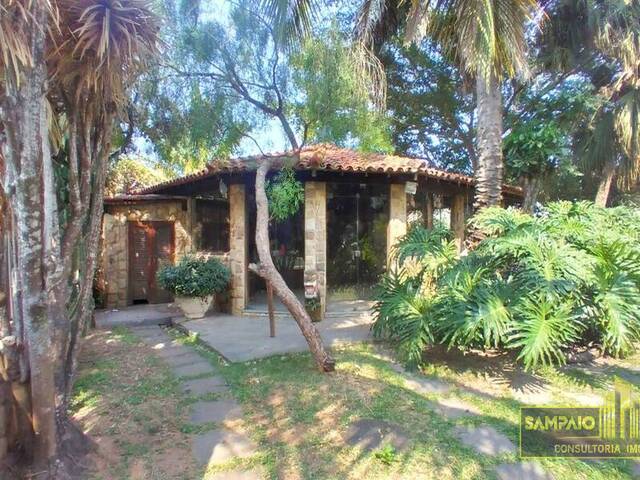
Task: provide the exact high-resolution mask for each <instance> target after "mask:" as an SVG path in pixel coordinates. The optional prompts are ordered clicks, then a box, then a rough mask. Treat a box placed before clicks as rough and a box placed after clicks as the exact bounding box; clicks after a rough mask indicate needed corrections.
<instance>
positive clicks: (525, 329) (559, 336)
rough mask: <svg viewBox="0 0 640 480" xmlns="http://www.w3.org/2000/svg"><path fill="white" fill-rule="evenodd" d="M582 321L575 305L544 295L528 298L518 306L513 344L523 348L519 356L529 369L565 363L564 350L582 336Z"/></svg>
mask: <svg viewBox="0 0 640 480" xmlns="http://www.w3.org/2000/svg"><path fill="white" fill-rule="evenodd" d="M583 328H584V327H583V325H582V323H580V321H579V320H578V319H577V318H576V317H575V315H574V314H573V312H572V305H571V304H569V303H561V302H558V299H551V298H549V297H548V296H546V295H544V294H539V295H532V296H531V297H528V298H525V299H524V300H523V301H522V302H521V303H520V305H519V306H518V307H517V309H516V313H515V321H514V322H513V330H512V332H511V334H510V336H509V340H508V342H509V346H510V347H511V348H517V349H520V354H519V355H518V359H519V360H522V361H523V363H524V366H525V369H526V370H531V369H533V368H536V367H538V366H541V365H551V364H554V363H555V364H560V365H562V364H564V363H565V361H566V355H565V352H564V350H565V349H566V348H568V347H569V346H570V345H571V344H572V343H573V342H575V341H576V339H577V338H578V335H579V332H580V331H581V330H582V329H583Z"/></svg>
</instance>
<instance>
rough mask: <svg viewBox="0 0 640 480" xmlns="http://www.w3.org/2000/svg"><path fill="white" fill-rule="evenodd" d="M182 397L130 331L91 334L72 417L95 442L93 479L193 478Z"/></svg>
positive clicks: (162, 365)
mask: <svg viewBox="0 0 640 480" xmlns="http://www.w3.org/2000/svg"><path fill="white" fill-rule="evenodd" d="M181 402H182V394H181V393H180V390H179V387H178V384H177V383H176V381H175V379H174V378H173V377H172V376H171V374H170V373H169V371H168V370H167V367H166V365H164V363H163V362H162V361H161V360H160V359H159V358H158V357H157V356H156V355H155V353H154V352H153V350H152V349H151V348H150V347H148V346H146V345H144V344H143V343H141V342H139V341H137V339H136V338H135V337H133V336H131V335H130V334H128V333H126V331H120V332H118V333H114V332H104V331H100V332H96V333H93V334H92V335H90V336H89V337H88V338H87V339H86V341H85V344H84V346H83V349H82V353H81V356H80V366H79V375H78V381H77V382H76V390H75V394H74V400H73V409H74V413H73V417H74V419H75V420H76V422H77V423H78V425H79V426H80V427H81V428H82V429H83V431H84V432H85V433H86V434H88V435H89V436H90V437H91V439H92V440H94V441H95V443H96V445H97V449H96V452H95V453H92V454H90V456H89V461H90V462H89V463H90V472H89V475H93V476H96V477H98V478H103V479H116V478H132V479H148V478H159V477H158V476H159V475H160V476H161V478H175V479H178V478H179V479H186V478H193V477H195V476H196V475H195V474H196V471H197V469H196V466H195V464H194V462H193V461H192V455H191V452H190V450H189V438H188V436H187V435H186V434H183V433H182V432H181V431H180V427H181V426H182V425H183V422H184V421H185V418H184V416H185V412H184V410H185V409H184V408H182V404H181Z"/></svg>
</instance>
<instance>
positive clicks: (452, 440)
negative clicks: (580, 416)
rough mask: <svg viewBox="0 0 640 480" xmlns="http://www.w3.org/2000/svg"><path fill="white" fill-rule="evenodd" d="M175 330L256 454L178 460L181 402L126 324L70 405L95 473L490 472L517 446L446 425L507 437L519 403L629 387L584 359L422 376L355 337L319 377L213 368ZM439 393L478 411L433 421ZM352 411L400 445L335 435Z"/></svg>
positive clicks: (568, 464) (280, 367)
mask: <svg viewBox="0 0 640 480" xmlns="http://www.w3.org/2000/svg"><path fill="white" fill-rule="evenodd" d="M174 335H177V333H175V332H174ZM182 338H183V340H184V342H185V343H187V344H189V345H191V346H192V347H193V348H194V349H195V350H197V351H198V353H200V354H201V355H203V356H205V357H207V358H208V359H209V360H210V361H211V362H212V363H213V364H214V365H215V366H216V367H217V369H218V370H219V371H220V373H221V374H222V375H223V376H224V378H225V379H226V380H227V382H228V383H229V384H230V386H231V389H232V393H233V395H234V396H235V397H236V399H237V400H238V401H239V402H240V403H241V404H242V407H243V410H244V414H245V418H244V420H245V424H246V425H247V428H248V429H249V433H250V435H251V436H252V437H253V439H254V440H256V441H257V442H258V444H259V451H258V453H257V454H256V455H255V456H253V457H251V458H248V459H236V460H234V461H232V462H229V463H228V464H224V465H221V466H219V467H216V468H215V469H210V470H209V471H208V472H204V473H203V472H202V471H199V470H198V469H197V468H196V467H195V465H194V464H193V463H192V462H191V461H190V456H189V452H188V445H189V435H190V434H191V433H193V431H192V430H190V428H189V425H188V424H187V423H186V420H185V411H186V410H187V407H188V405H189V403H191V402H192V401H193V399H191V398H189V397H186V396H184V395H183V394H182V393H181V391H180V390H179V389H178V388H177V387H176V385H177V384H176V379H175V378H173V377H172V376H171V373H170V372H169V371H168V370H166V368H165V367H164V365H163V363H162V361H161V360H159V359H157V358H155V357H154V354H153V353H152V352H151V351H149V350H148V347H145V346H144V345H142V344H140V343H139V342H137V341H136V339H135V337H133V336H132V335H131V334H129V333H127V332H126V331H117V332H112V333H99V334H95V335H94V336H93V337H92V338H90V340H89V346H88V348H87V349H86V350H85V352H84V358H85V360H84V361H83V364H82V368H81V376H80V379H79V381H78V384H77V388H76V391H77V393H76V397H75V399H76V400H75V403H74V407H75V409H76V411H77V413H76V415H77V418H78V419H79V420H80V422H81V424H82V425H83V426H84V427H85V429H87V430H89V432H90V434H91V435H92V437H94V438H96V439H97V441H98V443H100V444H101V445H108V446H109V449H107V450H108V451H110V455H111V462H107V463H109V464H108V465H105V464H104V463H105V462H102V464H99V465H98V467H97V469H96V478H181V479H187V478H193V479H203V478H208V477H210V476H213V475H214V474H215V473H216V472H218V471H219V470H230V469H236V468H239V467H252V468H253V467H256V466H259V468H260V469H261V471H263V472H264V474H265V476H266V477H267V478H286V479H287V480H289V479H296V478H304V479H343V478H353V479H363V478H366V479H387V478H407V479H415V478H438V479H443V480H444V479H449V478H451V479H453V478H479V479H480V478H483V479H484V478H492V477H493V475H494V473H493V471H494V467H495V466H497V465H498V464H504V463H515V462H517V461H518V458H517V456H516V455H515V454H512V453H504V454H501V455H499V456H496V457H492V456H487V455H483V454H479V453H476V452H475V451H474V450H473V449H471V448H469V447H466V446H464V445H463V444H462V443H460V442H459V440H458V438H457V437H456V435H455V430H456V428H459V427H461V426H462V427H464V426H481V425H489V426H492V427H494V428H495V429H496V430H498V431H499V432H501V433H504V434H506V435H507V436H508V437H509V438H510V439H511V440H512V441H513V442H514V443H517V438H518V424H517V421H518V414H519V407H520V406H521V405H523V403H521V400H526V401H533V400H536V399H540V400H544V401H545V403H549V402H551V403H559V404H564V403H566V402H567V401H573V402H576V401H582V402H588V401H589V400H590V399H592V398H593V399H595V398H596V397H597V396H598V395H600V394H603V393H604V392H605V391H607V388H608V387H609V386H610V382H611V381H612V379H613V374H614V373H615V374H623V375H624V376H625V378H627V379H629V380H632V381H635V382H636V384H638V383H640V374H637V373H636V372H635V371H633V370H632V369H631V368H629V367H631V366H632V365H633V364H634V360H637V358H636V359H629V360H628V363H616V364H605V365H596V366H594V367H592V368H590V369H583V368H581V369H577V368H572V369H559V370H557V369H546V370H544V371H543V372H542V373H541V374H540V375H537V376H533V375H528V374H524V373H523V372H521V371H520V370H519V369H517V368H514V367H513V364H512V361H511V359H510V358H509V357H503V356H489V357H482V358H480V357H474V356H467V357H460V356H451V355H447V354H443V353H442V352H437V353H434V354H433V355H432V356H431V357H427V367H426V368H425V370H424V372H416V373H415V374H413V373H407V372H403V371H402V370H401V369H399V368H397V365H396V364H394V363H393V362H391V361H389V359H388V357H387V355H385V354H384V353H383V352H382V349H381V347H380V346H373V345H357V346H350V347H346V348H342V349H339V350H334V355H335V357H336V360H337V371H336V372H335V373H334V374H330V375H327V374H321V373H319V372H317V371H316V370H315V369H314V368H313V364H312V361H311V359H310V357H309V355H307V354H297V355H285V356H275V357H271V358H268V359H265V360H261V361H254V362H247V363H242V364H227V363H226V362H224V361H223V360H221V359H220V358H219V357H218V356H217V355H216V354H215V353H213V352H210V351H208V350H207V349H206V348H204V347H203V346H202V345H200V343H199V342H198V341H197V339H193V338H186V337H182ZM87 359H89V360H87ZM411 375H416V376H418V377H417V378H419V376H420V375H427V376H429V377H431V378H437V379H440V380H442V381H445V382H447V383H448V384H450V385H452V387H453V388H451V389H450V390H449V391H448V392H446V393H440V394H437V393H430V394H421V393H416V392H415V391H413V390H411V389H409V388H407V386H406V384H405V379H406V378H407V377H410V376H411ZM443 399H444V400H445V401H464V402H466V403H468V404H470V405H472V406H473V410H475V411H477V412H478V413H479V415H474V416H462V417H458V418H449V419H447V418H446V417H444V416H442V415H441V414H440V413H438V412H437V411H436V409H435V406H436V405H437V404H436V402H437V401H438V400H443ZM361 419H372V420H376V421H381V422H385V423H382V424H384V425H391V426H392V427H393V429H394V431H395V430H397V431H398V432H399V434H400V435H401V436H402V437H403V438H404V439H405V440H406V442H405V444H404V446H403V447H402V448H399V449H396V448H394V447H392V446H391V445H388V444H383V445H380V446H378V447H377V448H374V449H370V450H367V449H364V450H363V449H362V448H360V447H358V446H355V445H354V442H349V441H348V440H347V439H348V431H349V427H350V425H352V424H353V423H354V422H356V421H358V420H361ZM99 451H102V448H101V449H100V450H99ZM99 457H100V455H96V458H98V459H99ZM168 459H169V460H168ZM540 463H541V465H542V466H543V467H544V469H545V470H546V471H547V472H549V473H551V474H552V475H554V477H555V478H558V479H559V478H562V479H565V478H566V479H605V478H606V479H617V478H631V476H632V469H633V466H634V465H633V463H632V462H631V461H624V460H608V461H581V460H576V459H556V460H552V459H549V460H541V461H540ZM169 464H170V465H169Z"/></svg>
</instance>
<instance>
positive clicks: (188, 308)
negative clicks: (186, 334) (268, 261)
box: [158, 255, 231, 318]
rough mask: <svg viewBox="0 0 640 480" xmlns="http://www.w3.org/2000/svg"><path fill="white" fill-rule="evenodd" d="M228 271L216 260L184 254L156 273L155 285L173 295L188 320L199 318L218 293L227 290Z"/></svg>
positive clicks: (229, 272)
mask: <svg viewBox="0 0 640 480" xmlns="http://www.w3.org/2000/svg"><path fill="white" fill-rule="evenodd" d="M230 279H231V271H230V270H229V268H228V267H226V266H225V265H223V264H222V263H221V262H220V261H219V260H217V259H215V258H209V259H205V258H199V257H197V256H193V255H185V256H184V257H182V259H180V261H179V262H178V263H177V264H175V265H165V266H163V267H161V268H160V270H159V271H158V283H159V284H160V286H161V287H162V288H164V289H165V290H167V291H169V292H171V293H173V294H174V295H175V301H176V304H177V305H178V306H179V307H180V309H181V310H182V312H183V313H184V316H185V317H187V318H202V317H204V315H205V313H207V311H208V310H209V309H210V308H211V306H212V305H213V302H214V300H215V295H216V294H217V293H222V292H223V291H225V290H226V288H227V286H228V285H229V280H230Z"/></svg>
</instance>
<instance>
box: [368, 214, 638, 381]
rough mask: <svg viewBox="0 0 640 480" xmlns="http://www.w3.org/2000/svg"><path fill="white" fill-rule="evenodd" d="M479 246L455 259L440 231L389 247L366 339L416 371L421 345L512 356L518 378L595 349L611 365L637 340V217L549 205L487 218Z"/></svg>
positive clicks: (479, 218) (417, 230) (478, 220)
mask: <svg viewBox="0 0 640 480" xmlns="http://www.w3.org/2000/svg"><path fill="white" fill-rule="evenodd" d="M472 225H473V226H474V228H477V229H479V230H480V231H481V232H483V233H484V234H485V235H486V236H487V237H486V238H485V240H483V241H482V242H481V243H480V244H479V246H478V247H477V248H476V250H474V251H472V252H470V253H469V254H468V255H467V256H465V257H461V258H457V257H456V256H455V254H454V253H453V252H454V250H453V248H454V247H453V245H452V244H451V243H450V242H448V241H447V238H446V236H445V235H443V232H442V231H439V230H433V231H427V230H425V229H424V228H422V227H420V226H415V227H414V228H413V229H412V230H411V231H409V232H408V234H407V236H406V237H405V238H404V239H403V240H402V241H401V242H400V243H399V244H398V245H397V248H396V252H395V255H396V258H397V259H398V261H399V262H400V264H401V265H402V266H401V268H399V269H397V270H396V271H392V272H390V273H389V274H387V275H386V277H385V278H384V279H383V281H382V283H381V289H380V294H379V298H378V302H377V304H376V307H375V313H376V322H375V325H374V333H375V334H376V335H377V336H385V337H390V338H393V339H395V340H396V341H397V342H398V346H399V348H400V350H401V352H402V353H403V354H404V355H405V357H406V358H407V359H409V360H411V361H419V360H420V355H421V353H422V351H423V350H424V348H425V347H427V346H428V345H429V344H432V343H444V344H446V345H448V346H449V347H457V348H462V349H466V348H482V349H485V348H500V349H507V350H514V351H516V352H517V353H518V359H519V360H521V361H522V362H523V363H524V366H525V368H527V369H532V368H536V367H539V366H541V365H547V364H562V363H564V361H565V358H566V353H567V351H568V349H570V348H572V347H576V346H584V345H587V344H588V343H589V342H596V343H597V344H599V345H601V347H602V349H603V350H604V351H605V352H606V353H608V354H610V355H613V356H620V355H626V354H628V353H630V352H631V351H632V350H633V349H634V345H635V344H636V343H637V342H638V341H640V247H638V245H639V244H640V243H639V240H640V211H638V210H636V209H632V208H628V207H617V208H615V209H604V208H600V207H596V206H594V205H593V204H591V203H588V202H578V203H571V202H556V203H551V204H549V205H548V207H547V208H546V209H545V210H544V211H543V212H541V213H540V214H539V215H538V216H531V215H527V214H524V213H522V212H520V211H518V210H513V209H507V210H505V209H501V208H497V207H496V208H489V209H484V210H482V211H481V212H479V213H478V214H477V215H476V216H475V217H474V218H473V219H472Z"/></svg>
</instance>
